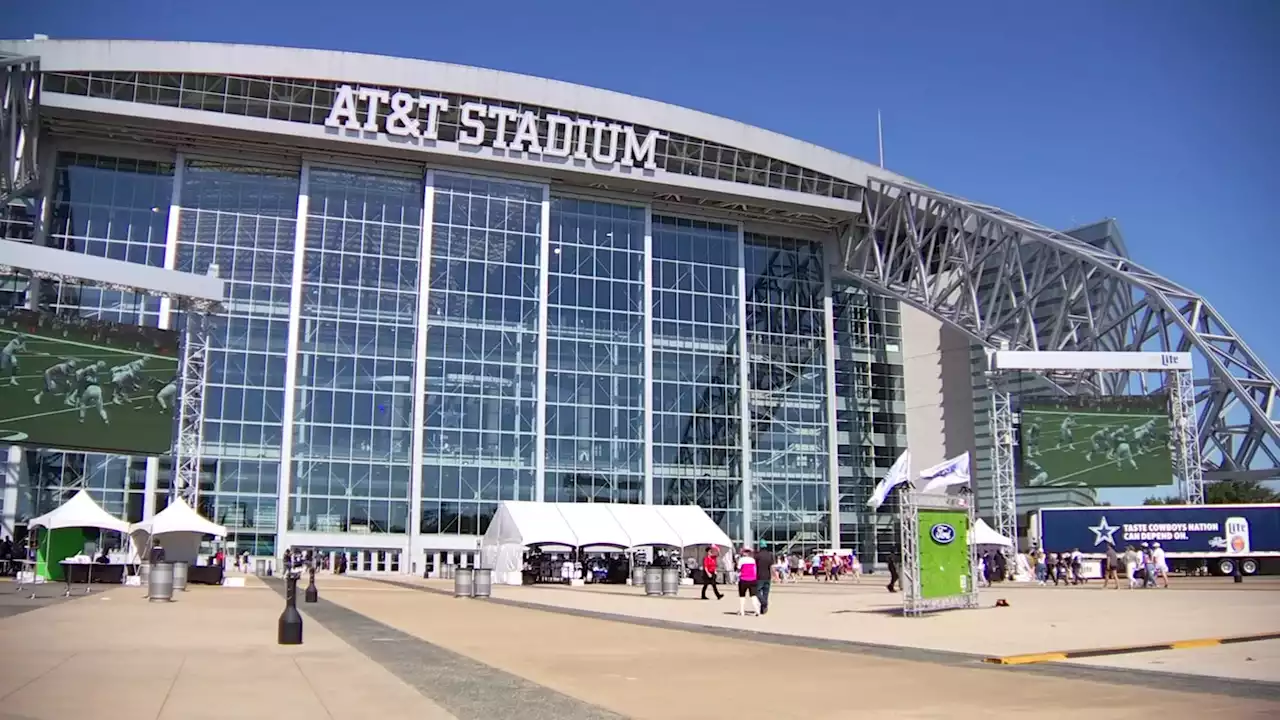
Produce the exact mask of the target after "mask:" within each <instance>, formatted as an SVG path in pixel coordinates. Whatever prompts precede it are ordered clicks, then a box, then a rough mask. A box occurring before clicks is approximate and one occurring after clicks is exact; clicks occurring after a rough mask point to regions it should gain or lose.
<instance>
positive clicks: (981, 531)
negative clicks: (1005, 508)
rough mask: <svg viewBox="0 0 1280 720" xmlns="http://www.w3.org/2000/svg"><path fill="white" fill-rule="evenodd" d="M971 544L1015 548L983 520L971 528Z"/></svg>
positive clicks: (979, 519) (980, 519)
mask: <svg viewBox="0 0 1280 720" xmlns="http://www.w3.org/2000/svg"><path fill="white" fill-rule="evenodd" d="M969 544H970V545H980V546H987V547H1003V548H1011V547H1013V542H1012V541H1011V540H1009V538H1007V537H1005V536H1003V535H1001V534H1000V533H998V532H996V531H995V530H994V529H992V527H991V526H990V525H988V524H987V522H986V521H985V520H983V519H982V518H978V522H976V523H974V525H973V527H971V528H969Z"/></svg>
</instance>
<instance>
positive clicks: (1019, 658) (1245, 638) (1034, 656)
mask: <svg viewBox="0 0 1280 720" xmlns="http://www.w3.org/2000/svg"><path fill="white" fill-rule="evenodd" d="M1262 640H1280V632H1270V633H1258V634H1255V635H1235V636H1232V637H1221V638H1199V639H1195V640H1175V641H1174V642H1167V643H1157V644H1154V645H1126V646H1122V647H1110V648H1093V649H1088V650H1063V651H1059V652H1045V653H1028V654H1026V655H1006V656H1004V657H989V658H985V659H984V660H983V662H986V663H990V664H992V665H1034V664H1036V663H1047V662H1061V661H1063V660H1079V659H1082V658H1096V657H1106V656H1108V655H1130V654H1133V653H1145V652H1157V651H1160V650H1190V649H1192V648H1203V647H1214V646H1216V645H1235V644H1237V643H1246V642H1259V641H1262Z"/></svg>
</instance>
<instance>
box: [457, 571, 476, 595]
mask: <svg viewBox="0 0 1280 720" xmlns="http://www.w3.org/2000/svg"><path fill="white" fill-rule="evenodd" d="M472 580H473V577H472V575H471V568H458V569H457V570H455V571H454V574H453V596H454V597H460V598H461V597H471V584H472V583H471V581H472Z"/></svg>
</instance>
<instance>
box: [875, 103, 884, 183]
mask: <svg viewBox="0 0 1280 720" xmlns="http://www.w3.org/2000/svg"><path fill="white" fill-rule="evenodd" d="M876 144H877V145H879V147H880V169H881V170H883V169H884V122H883V120H882V119H881V117H880V109H879V108H876Z"/></svg>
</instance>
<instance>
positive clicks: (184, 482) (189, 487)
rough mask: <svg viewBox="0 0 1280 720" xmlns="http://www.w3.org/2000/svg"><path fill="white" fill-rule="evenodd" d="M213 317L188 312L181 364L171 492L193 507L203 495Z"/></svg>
mask: <svg viewBox="0 0 1280 720" xmlns="http://www.w3.org/2000/svg"><path fill="white" fill-rule="evenodd" d="M208 324H209V318H208V317H207V316H206V315H204V314H201V313H189V314H188V315H187V316H186V330H185V332H184V333H183V338H182V365H181V366H180V367H179V370H178V372H179V373H180V385H179V387H178V393H179V395H178V434H177V437H176V438H175V439H174V444H173V482H172V484H171V487H172V491H171V494H172V495H173V496H174V497H180V498H182V499H183V500H185V501H186V502H187V504H188V505H190V506H191V507H193V508H194V507H199V506H198V505H197V504H196V503H197V502H198V501H199V496H200V468H201V465H202V462H201V456H200V449H201V447H202V446H203V445H204V387H205V381H206V379H207V373H208V357H209V333H208Z"/></svg>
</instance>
